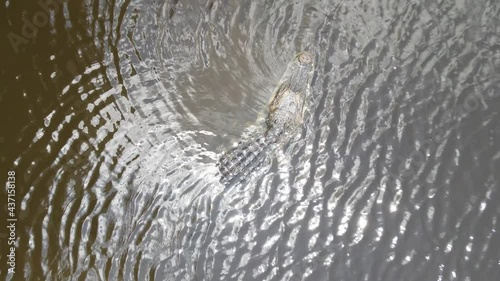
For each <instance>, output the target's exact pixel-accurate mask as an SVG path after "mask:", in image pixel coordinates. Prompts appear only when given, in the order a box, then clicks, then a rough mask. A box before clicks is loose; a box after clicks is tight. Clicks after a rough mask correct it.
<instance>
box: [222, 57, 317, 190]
mask: <svg viewBox="0 0 500 281" xmlns="http://www.w3.org/2000/svg"><path fill="white" fill-rule="evenodd" d="M313 60H314V58H313V56H312V54H311V53H309V52H301V53H299V54H297V55H296V56H295V58H294V59H293V60H292V61H291V62H290V63H289V64H288V66H287V69H286V71H285V73H284V74H283V76H282V78H281V80H280V82H279V83H278V86H277V87H276V89H275V90H274V93H273V95H272V98H271V101H270V103H269V108H268V110H269V112H268V114H267V118H266V122H265V127H266V128H265V130H264V132H263V134H262V135H261V136H260V137H258V138H252V139H250V140H246V141H240V142H239V144H238V145H237V146H236V147H233V148H231V149H229V150H228V151H226V152H225V153H223V154H222V156H221V157H220V159H219V162H218V163H217V166H218V168H219V171H220V175H221V178H220V182H221V183H223V184H225V185H231V184H233V183H237V182H243V181H245V180H246V179H247V178H248V177H249V176H250V174H251V173H252V172H253V171H254V170H256V169H257V168H258V167H259V166H260V165H261V164H262V163H263V162H264V161H265V159H267V156H268V155H270V154H271V153H272V152H273V151H274V149H275V147H277V146H278V145H279V144H283V143H285V142H287V141H288V140H289V139H291V137H292V136H294V135H295V134H296V133H297V131H298V130H299V129H300V128H301V125H302V123H303V119H304V110H305V107H304V105H305V102H306V97H307V96H308V95H309V93H310V84H311V79H312V76H313V72H314V63H313Z"/></svg>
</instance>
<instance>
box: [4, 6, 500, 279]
mask: <svg viewBox="0 0 500 281" xmlns="http://www.w3.org/2000/svg"><path fill="white" fill-rule="evenodd" d="M80 9H82V10H81V11H80ZM77 11H78V12H77ZM61 12H62V11H61ZM499 12H500V5H499V4H498V3H496V2H495V1H469V0H466V1H461V2H460V3H459V2H455V1H440V2H433V1H424V0H423V1H409V0H408V1H391V0H377V1H364V0H357V1H349V2H345V1H344V2H340V1H334V2H332V1H325V0H323V1H309V2H307V1H296V2H289V1H237V2H233V1H206V2H198V1H177V0H168V1H164V2H162V3H159V2H154V1H153V2H151V1H139V2H134V3H132V2H131V1H121V2H115V1H86V2H85V5H83V6H78V5H76V4H73V3H72V2H71V3H68V9H66V10H65V11H64V16H63V20H64V22H66V23H67V25H69V26H72V27H73V28H74V29H75V30H76V29H77V28H80V30H83V31H84V32H83V31H82V32H81V33H79V34H80V37H81V38H80V39H81V40H80V39H78V40H77V39H76V38H73V39H68V40H69V42H70V46H71V48H73V49H74V51H75V52H74V53H75V54H77V55H75V57H74V59H73V61H72V62H73V63H71V64H68V63H66V62H62V61H60V60H59V59H58V58H56V59H55V60H54V61H53V64H55V65H56V66H58V67H59V68H61V69H65V70H66V72H53V71H52V70H50V71H49V70H46V72H47V73H45V72H43V73H41V75H42V77H51V76H52V77H51V78H50V79H49V78H46V81H45V80H44V81H45V83H46V84H47V85H49V87H50V89H54V92H57V94H56V96H55V97H54V98H53V102H52V103H51V105H50V106H52V107H51V110H49V113H48V114H46V116H45V117H44V119H43V122H38V123H36V122H33V123H30V124H29V125H27V128H26V129H25V131H24V132H25V133H24V134H23V139H22V140H21V141H20V143H23V144H25V143H28V145H27V149H26V150H25V151H24V152H22V153H20V154H19V156H18V157H17V159H15V161H14V163H13V166H14V167H16V169H18V170H20V171H21V170H22V171H24V172H25V174H24V175H23V177H24V179H23V180H24V181H25V182H26V186H27V187H29V188H26V189H25V190H23V192H22V193H21V194H20V198H21V202H22V204H21V212H20V216H21V218H22V221H23V227H22V229H19V232H20V234H19V237H20V246H19V248H18V251H19V252H22V253H26V255H25V257H23V259H24V260H22V261H24V263H23V264H24V265H23V266H22V267H21V270H20V272H22V273H21V274H24V277H25V278H26V279H29V278H33V277H34V276H43V277H44V278H45V279H47V280H69V279H71V280H73V279H75V280H77V279H78V280H441V279H442V280H452V279H458V280H494V276H499V275H500V270H499V262H500V260H499V259H498V257H499V255H500V252H499V250H498V249H500V247H498V246H499V244H500V237H499V236H498V231H497V230H498V218H499V217H500V205H499V204H498V202H500V194H499V192H498V187H499V186H500V179H499V178H498V175H499V174H498V172H497V171H498V170H499V165H500V162H499V159H500V155H499V152H498V151H499V148H500V147H499V142H498V139H499V138H500V123H499V121H498V120H500V119H499V115H498V114H499V113H498V108H499V102H500V100H499V95H500V76H499V75H498V73H499V70H500V48H499V46H500V41H499V39H500V38H499V36H498V34H499V32H498V30H499V28H500V22H498V17H497V15H498V14H499ZM80 13H83V15H84V18H82V19H81V20H77V18H78V17H77V15H80V17H81V14H80ZM61 21H62V19H61V18H60V16H57V17H56V23H55V24H54V25H53V26H51V27H50V29H51V30H52V31H53V34H60V33H61V34H65V32H68V33H70V32H71V28H69V27H68V29H69V30H66V31H65V30H64V29H61V28H62V27H61V24H60V22H61ZM47 36H48V35H47ZM54 36H55V35H54ZM58 36H65V35H58ZM58 40H59V39H58ZM60 40H62V39H60ZM302 50H307V51H310V52H312V53H314V54H315V55H316V61H315V64H316V70H315V75H314V78H313V82H312V93H313V97H312V99H311V100H309V102H308V105H307V107H308V109H307V114H306V117H305V124H304V127H303V129H302V131H301V132H300V133H299V135H298V136H297V137H296V138H294V139H292V140H291V141H290V142H288V143H286V144H284V145H283V147H282V148H280V149H278V151H277V152H276V153H274V154H273V155H272V157H271V159H270V161H269V162H265V163H263V169H262V170H260V171H258V172H256V173H253V174H252V175H251V176H250V178H249V179H248V181H246V182H245V183H244V184H240V185H237V186H233V187H231V188H226V187H224V186H223V185H222V184H220V183H219V181H218V179H219V177H218V175H217V168H216V166H215V163H216V161H217V159H218V158H219V156H220V155H219V154H220V153H222V152H223V151H225V150H226V149H227V148H228V147H231V145H232V143H233V142H234V141H236V140H238V139H239V138H240V137H241V136H242V135H243V136H248V135H252V134H255V133H256V132H258V131H259V126H261V125H262V121H263V118H264V116H265V113H266V106H267V103H268V101H269V99H270V97H271V94H272V90H273V89H274V87H275V86H276V84H277V83H278V81H279V78H280V77H281V75H282V73H283V71H284V70H285V68H286V65H287V63H288V61H289V60H290V59H291V58H292V57H293V56H294V54H296V53H297V52H299V51H302ZM40 69H42V68H40ZM40 71H41V72H42V71H43V70H40ZM63 74H65V75H73V76H72V77H71V78H72V79H71V80H69V81H68V82H67V83H66V84H64V81H66V80H67V79H66V80H64V79H63V78H61V77H60V76H58V75H63ZM51 83H52V84H51ZM47 108H49V106H47Z"/></svg>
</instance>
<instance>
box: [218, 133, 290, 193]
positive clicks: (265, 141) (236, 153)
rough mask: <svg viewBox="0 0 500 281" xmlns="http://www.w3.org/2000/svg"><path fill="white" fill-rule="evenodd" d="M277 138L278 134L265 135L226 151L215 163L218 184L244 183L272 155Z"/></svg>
mask: <svg viewBox="0 0 500 281" xmlns="http://www.w3.org/2000/svg"><path fill="white" fill-rule="evenodd" d="M279 137H280V136H279V134H267V135H265V136H262V137H260V138H254V139H250V140H248V141H243V142H240V143H238V145H237V146H235V147H233V148H231V149H230V150H228V151H226V152H225V153H224V154H223V155H222V156H221V157H220V159H219V162H218V163H217V165H218V167H219V171H220V173H221V179H220V182H221V183H223V184H226V185H230V184H234V183H238V182H244V181H245V180H246V179H247V178H248V176H249V175H250V174H251V173H252V172H253V171H254V170H256V169H257V168H259V167H260V166H261V165H262V163H263V162H264V161H266V159H267V158H268V157H269V155H271V154H272V152H273V151H274V149H275V147H276V143H277V141H278V139H279Z"/></svg>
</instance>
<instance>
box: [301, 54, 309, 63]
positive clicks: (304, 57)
mask: <svg viewBox="0 0 500 281" xmlns="http://www.w3.org/2000/svg"><path fill="white" fill-rule="evenodd" d="M299 62H300V63H302V64H311V63H312V56H311V54H309V53H302V54H300V55H299Z"/></svg>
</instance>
